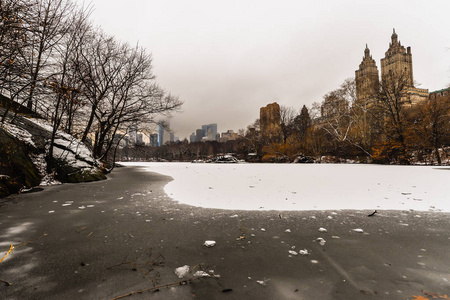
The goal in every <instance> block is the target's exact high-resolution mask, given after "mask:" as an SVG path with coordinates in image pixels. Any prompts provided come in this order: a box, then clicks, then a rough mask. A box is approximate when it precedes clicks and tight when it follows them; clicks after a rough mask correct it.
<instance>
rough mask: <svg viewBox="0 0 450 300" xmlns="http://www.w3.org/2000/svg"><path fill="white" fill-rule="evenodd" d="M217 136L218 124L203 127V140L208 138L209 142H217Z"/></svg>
mask: <svg viewBox="0 0 450 300" xmlns="http://www.w3.org/2000/svg"><path fill="white" fill-rule="evenodd" d="M216 135H217V124H215V123H213V124H208V125H202V139H203V138H204V137H206V140H207V141H215V140H216Z"/></svg>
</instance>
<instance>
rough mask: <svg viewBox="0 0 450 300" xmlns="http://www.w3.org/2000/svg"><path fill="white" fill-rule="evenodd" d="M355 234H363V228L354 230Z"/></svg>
mask: <svg viewBox="0 0 450 300" xmlns="http://www.w3.org/2000/svg"><path fill="white" fill-rule="evenodd" d="M353 231H354V232H358V233H363V232H364V230H362V229H361V228H355V229H353Z"/></svg>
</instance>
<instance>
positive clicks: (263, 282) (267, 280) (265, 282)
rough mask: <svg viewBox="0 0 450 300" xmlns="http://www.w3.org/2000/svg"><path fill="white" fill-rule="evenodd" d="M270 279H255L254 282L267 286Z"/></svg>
mask: <svg viewBox="0 0 450 300" xmlns="http://www.w3.org/2000/svg"><path fill="white" fill-rule="evenodd" d="M269 280H270V279H264V280H256V283H258V284H260V285H262V286H267V282H269Z"/></svg>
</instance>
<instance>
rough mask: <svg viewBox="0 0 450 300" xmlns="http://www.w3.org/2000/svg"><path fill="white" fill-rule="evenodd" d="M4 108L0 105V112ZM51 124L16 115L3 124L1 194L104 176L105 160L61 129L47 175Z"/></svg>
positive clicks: (96, 178)
mask: <svg viewBox="0 0 450 300" xmlns="http://www.w3.org/2000/svg"><path fill="white" fill-rule="evenodd" d="M3 112H4V110H3V109H2V108H0V114H1V113H3ZM51 131H52V127H51V126H50V124H49V123H48V122H47V121H45V120H43V119H38V118H31V117H25V116H21V115H17V116H16V117H15V118H14V121H13V122H10V120H8V121H6V122H5V123H4V124H0V197H4V196H6V195H8V194H11V193H16V192H20V191H23V190H28V189H30V188H32V187H35V186H39V185H49V184H55V183H65V182H86V181H95V180H100V179H105V178H106V177H105V174H104V172H103V166H102V163H101V162H99V161H97V160H95V159H94V158H93V157H92V155H91V151H90V150H89V149H88V148H87V147H86V146H85V145H84V144H83V143H81V142H80V141H78V140H77V139H76V138H74V137H73V136H71V135H69V134H66V133H64V132H61V131H58V132H57V135H56V138H55V141H54V146H53V158H52V165H53V166H54V172H53V173H52V174H47V156H48V155H47V153H48V149H49V141H50V138H51Z"/></svg>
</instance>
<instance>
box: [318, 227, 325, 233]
mask: <svg viewBox="0 0 450 300" xmlns="http://www.w3.org/2000/svg"><path fill="white" fill-rule="evenodd" d="M319 231H320V232H327V230H326V229H325V228H323V227H320V228H319Z"/></svg>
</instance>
